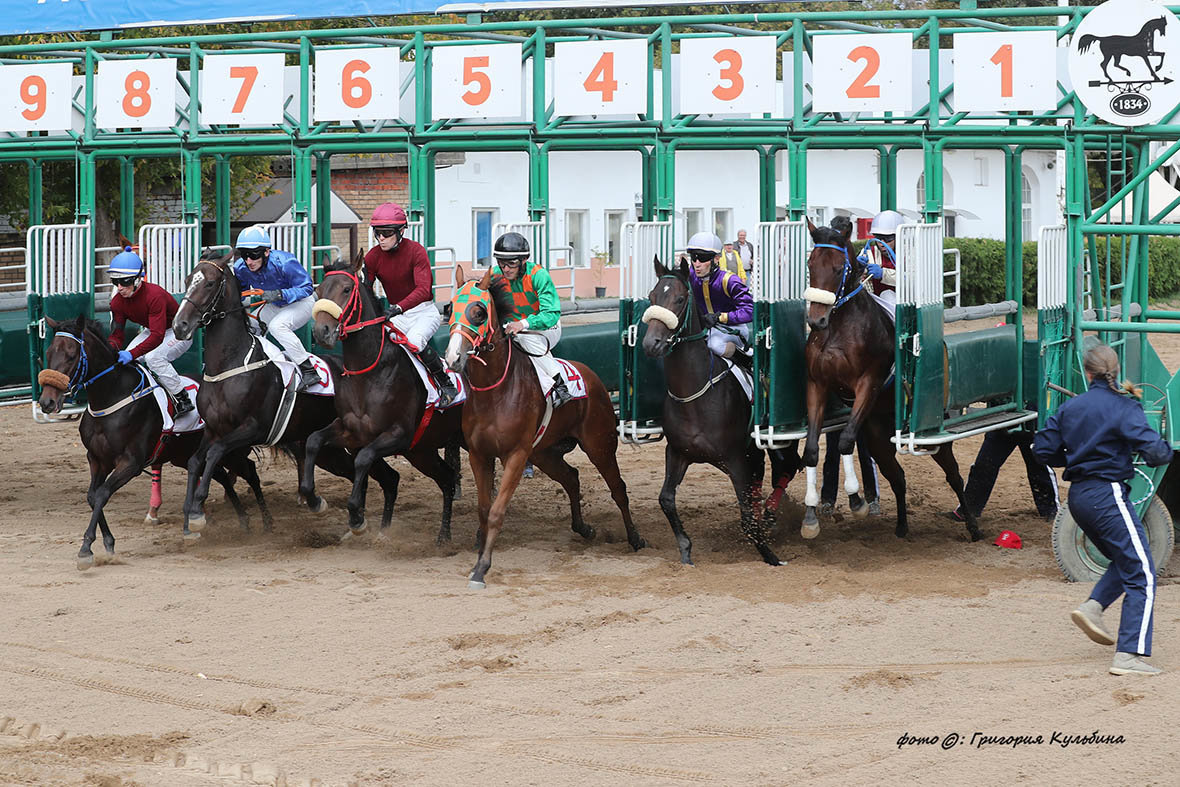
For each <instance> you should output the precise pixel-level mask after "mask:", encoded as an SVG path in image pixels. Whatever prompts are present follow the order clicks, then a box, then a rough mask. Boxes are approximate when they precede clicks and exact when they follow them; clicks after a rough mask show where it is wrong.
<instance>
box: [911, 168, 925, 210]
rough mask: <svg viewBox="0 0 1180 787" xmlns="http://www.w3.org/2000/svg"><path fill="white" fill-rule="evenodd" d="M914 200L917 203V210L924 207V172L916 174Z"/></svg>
mask: <svg viewBox="0 0 1180 787" xmlns="http://www.w3.org/2000/svg"><path fill="white" fill-rule="evenodd" d="M914 202H916V203H917V204H918V210H925V209H926V173H925V172H923V173H922V174H921V175H919V176H918V187H917V188H915V189H914Z"/></svg>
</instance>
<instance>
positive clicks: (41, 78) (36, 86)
mask: <svg viewBox="0 0 1180 787" xmlns="http://www.w3.org/2000/svg"><path fill="white" fill-rule="evenodd" d="M72 72H73V67H72V66H71V65H70V64H69V63H41V64H30V65H13V66H0V131H64V130H65V129H68V128H70V115H71V108H72V107H71V104H70V99H71V87H72V86H71V74H72Z"/></svg>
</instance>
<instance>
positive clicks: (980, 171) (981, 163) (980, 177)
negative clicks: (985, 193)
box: [975, 156, 988, 186]
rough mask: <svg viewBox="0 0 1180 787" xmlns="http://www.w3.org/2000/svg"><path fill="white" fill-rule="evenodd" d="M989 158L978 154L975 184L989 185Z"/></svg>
mask: <svg viewBox="0 0 1180 787" xmlns="http://www.w3.org/2000/svg"><path fill="white" fill-rule="evenodd" d="M987 174H988V173H987V159H985V158H984V157H983V156H977V157H976V159H975V185H976V186H986V185H987Z"/></svg>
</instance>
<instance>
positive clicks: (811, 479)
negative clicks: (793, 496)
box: [803, 467, 819, 508]
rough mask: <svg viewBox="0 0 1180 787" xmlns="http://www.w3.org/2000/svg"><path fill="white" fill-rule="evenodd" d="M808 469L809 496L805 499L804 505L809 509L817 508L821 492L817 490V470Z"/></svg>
mask: <svg viewBox="0 0 1180 787" xmlns="http://www.w3.org/2000/svg"><path fill="white" fill-rule="evenodd" d="M806 469H807V496H806V497H804V498H803V503H804V504H805V505H806V506H807V507H808V508H815V507H816V506H818V505H819V491H818V490H816V488H815V468H814V467H808V468H806Z"/></svg>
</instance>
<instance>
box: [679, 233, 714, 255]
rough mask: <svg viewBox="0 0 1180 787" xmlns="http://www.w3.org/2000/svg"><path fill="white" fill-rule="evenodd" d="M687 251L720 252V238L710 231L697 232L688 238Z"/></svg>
mask: <svg viewBox="0 0 1180 787" xmlns="http://www.w3.org/2000/svg"><path fill="white" fill-rule="evenodd" d="M687 250H688V251H711V252H713V253H714V254H720V253H721V238H718V237H717V236H716V235H715V234H713V233H712V232H698V233H696V234H694V235H693V236H692V237H691V238H689V239H688V246H687Z"/></svg>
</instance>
